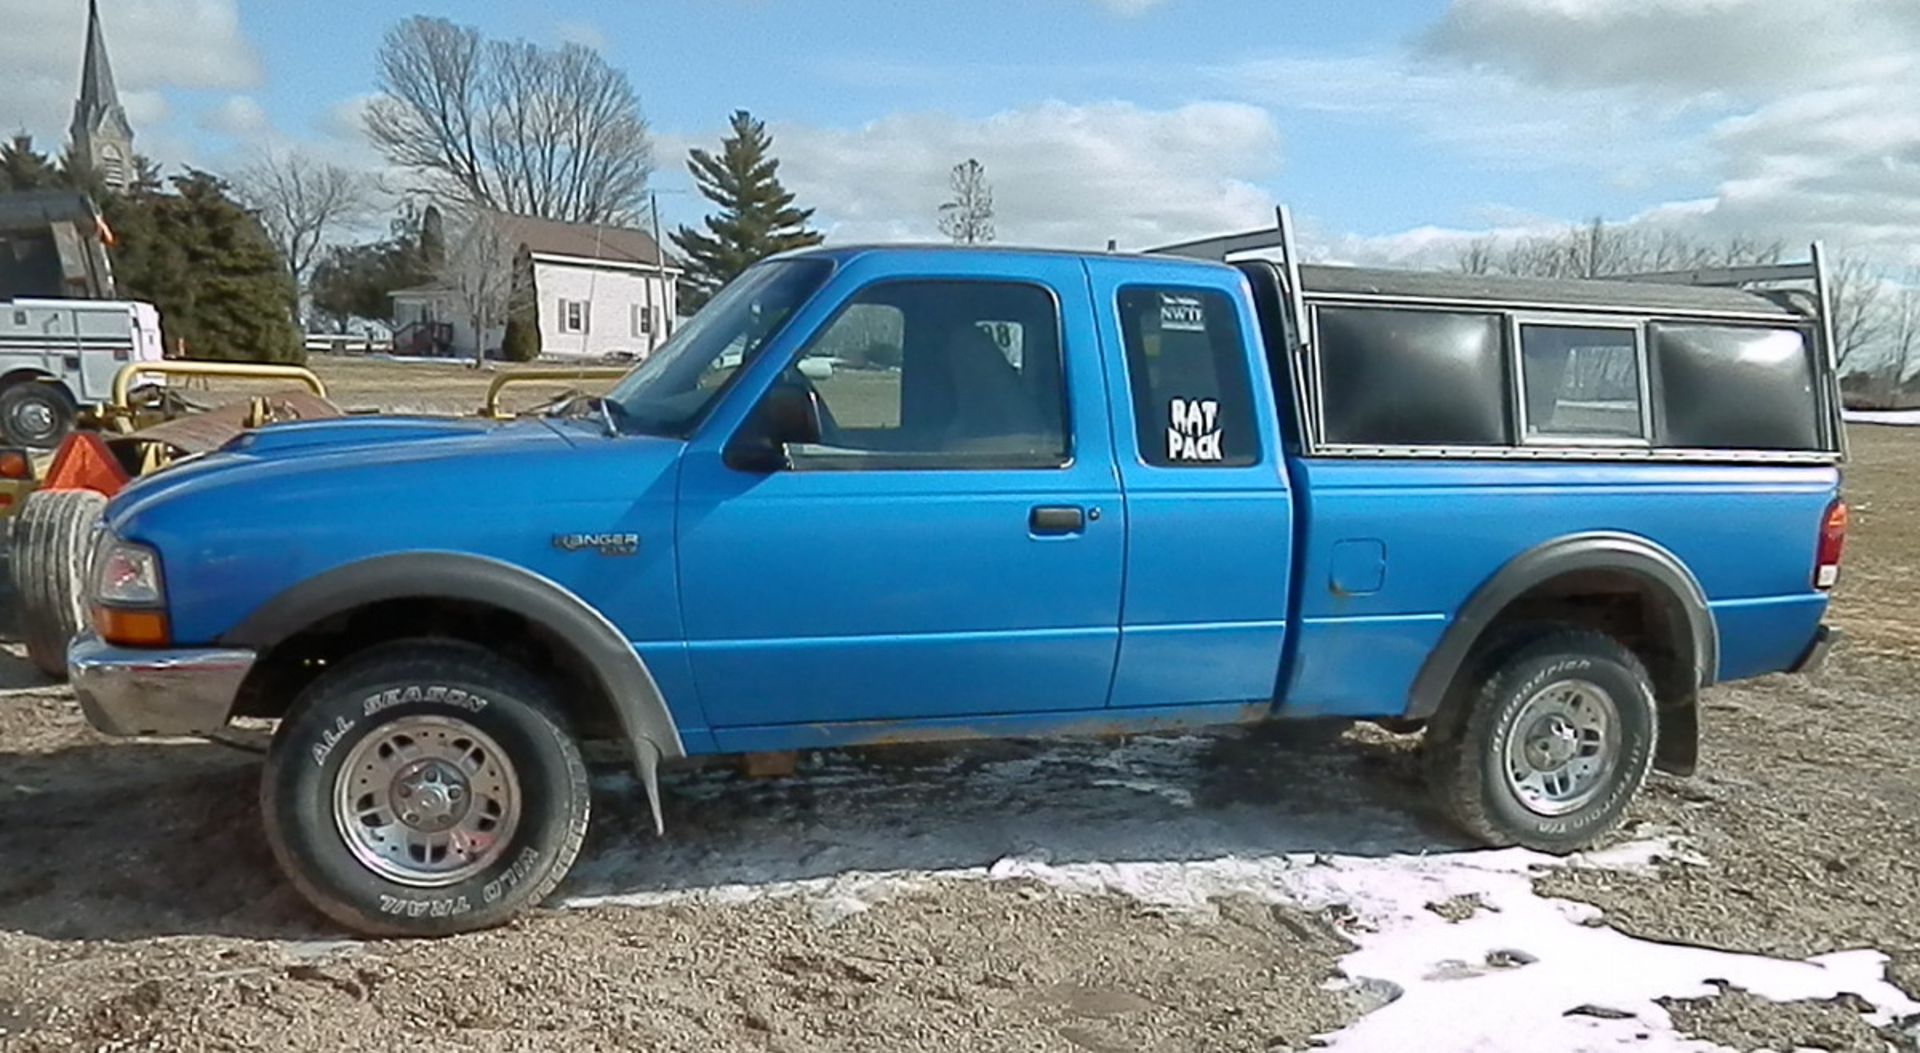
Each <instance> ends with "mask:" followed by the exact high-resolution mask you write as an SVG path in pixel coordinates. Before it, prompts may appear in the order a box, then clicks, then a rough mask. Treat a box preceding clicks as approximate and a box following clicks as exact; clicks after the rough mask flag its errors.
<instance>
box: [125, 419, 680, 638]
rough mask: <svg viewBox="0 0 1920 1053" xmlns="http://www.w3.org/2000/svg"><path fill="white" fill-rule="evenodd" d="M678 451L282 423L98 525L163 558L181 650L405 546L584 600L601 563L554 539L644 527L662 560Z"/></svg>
mask: <svg viewBox="0 0 1920 1053" xmlns="http://www.w3.org/2000/svg"><path fill="white" fill-rule="evenodd" d="M681 449H682V444H681V443H680V442H679V441H677V440H673V439H663V438H654V437H648V436H639V435H619V436H610V435H607V434H606V433H605V431H604V430H603V429H602V428H601V427H600V426H599V425H597V424H594V423H591V422H581V423H575V422H569V421H559V420H553V421H549V420H522V421H513V422H509V423H505V424H497V423H492V422H487V421H474V420H414V419H404V418H400V419H395V418H362V419H348V420H338V421H322V422H314V423H304V424H293V425H277V426H274V427H270V428H265V429H262V430H261V431H259V432H257V433H254V434H251V435H248V436H245V437H243V438H241V439H239V440H236V441H234V442H233V443H231V444H230V445H229V446H227V447H226V448H224V449H222V450H220V451H218V452H216V453H213V454H209V455H207V456H205V457H201V458H198V459H195V460H193V461H190V462H187V463H184V464H179V465H176V466H174V467H172V468H169V469H167V470H166V471H163V472H158V473H155V474H154V475H152V476H150V477H149V478H147V479H144V480H142V481H141V482H140V483H139V484H137V485H135V486H132V487H129V488H128V489H127V490H126V491H125V492H123V493H122V494H121V495H120V496H119V497H118V498H116V499H115V500H114V501H113V503H112V504H111V505H109V506H108V509H107V521H108V523H109V524H110V525H111V526H112V528H113V529H114V530H115V531H116V532H117V533H118V534H119V535H120V536H122V537H124V538H127V539H129V540H132V541H137V542H140V543H143V544H147V545H151V546H153V547H154V548H155V549H156V550H158V552H159V553H160V561H161V567H162V573H163V574H164V575H165V578H166V582H167V591H168V606H169V616H170V618H171V619H172V623H173V628H174V632H175V635H176V638H177V639H180V640H184V641H191V642H208V641H213V640H217V639H219V638H220V636H221V634H222V633H224V632H226V631H228V630H229V629H230V628H231V626H232V625H233V624H235V623H236V621H237V619H238V618H239V617H241V616H244V615H245V614H246V613H247V612H248V611H251V610H254V609H256V608H257V607H258V606H259V605H260V604H262V603H264V602H266V601H267V600H268V599H270V598H271V597H273V596H275V595H277V594H279V593H280V592H282V591H284V590H285V589H287V588H290V587H292V586H293V585H295V584H297V583H299V582H302V581H306V580H308V579H311V578H314V577H316V576H318V575H320V574H323V573H325V572H327V571H328V570H330V569H334V568H337V567H341V566H345V565H348V564H351V563H358V562H362V561H365V560H368V559H373V558H377V557H381V556H392V555H400V554H406V553H422V552H459V553H464V554H467V555H473V556H481V557H485V558H489V559H494V560H499V561H502V562H506V563H511V564H514V565H516V566H523V567H530V568H534V569H535V570H536V572H538V573H543V574H547V575H549V576H554V580H556V581H559V582H561V583H562V584H563V585H565V586H566V587H568V588H572V589H574V590H576V591H580V592H581V594H582V595H587V594H588V593H592V592H594V591H595V590H596V589H599V588H605V587H607V586H608V584H609V582H611V581H613V580H615V579H613V578H609V576H608V575H609V570H608V567H607V565H606V564H604V563H603V562H601V561H599V560H589V559H585V558H572V559H568V558H564V557H565V556H566V554H565V553H562V554H561V555H560V556H556V555H554V553H556V552H559V551H560V550H559V549H556V548H555V547H554V546H555V542H554V539H555V538H556V537H561V536H568V535H573V534H600V533H621V534H627V533H633V534H640V535H643V536H645V537H646V538H648V539H649V548H648V549H647V551H646V553H645V555H643V556H642V563H645V562H646V561H647V560H660V559H668V560H669V562H668V563H666V564H662V565H663V566H670V559H669V554H670V553H671V552H672V546H671V545H670V544H659V541H660V540H662V539H665V538H668V537H671V536H672V524H673V521H674V510H675V494H676V492H677V486H676V483H677V479H678V473H677V471H676V468H677V466H678V464H679V457H680V451H681ZM556 560H557V561H558V562H557V563H556V562H555V561H556ZM647 565H649V566H652V564H647ZM663 573H665V572H663ZM669 606H670V604H669Z"/></svg>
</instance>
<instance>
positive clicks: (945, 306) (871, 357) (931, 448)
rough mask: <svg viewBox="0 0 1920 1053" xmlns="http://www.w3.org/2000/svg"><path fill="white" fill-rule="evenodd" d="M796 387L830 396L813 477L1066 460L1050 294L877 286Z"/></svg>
mask: <svg viewBox="0 0 1920 1053" xmlns="http://www.w3.org/2000/svg"><path fill="white" fill-rule="evenodd" d="M787 379H788V380H789V381H790V382H794V383H804V384H807V385H810V386H811V387H812V388H813V390H814V391H815V392H816V393H817V394H818V395H819V396H820V403H821V411H822V412H821V418H822V419H821V441H820V442H819V443H818V444H810V445H806V446H799V447H795V448H793V449H792V450H791V454H792V456H793V462H794V466H795V467H796V468H801V469H806V468H815V469H840V470H847V469H903V468H1053V467H1059V466H1061V465H1063V464H1065V463H1067V461H1068V458H1069V448H1068V442H1067V428H1066V408H1065V404H1066V387H1065V384H1064V381H1063V376H1062V365H1061V349H1060V323H1059V317H1058V309H1057V308H1056V306H1055V304H1054V300H1053V297H1052V295H1051V294H1050V293H1048V292H1047V291H1046V290H1045V289H1042V288H1040V287H1038V286H1034V285H1025V284H1019V283H1012V282H977V281H901V282H888V283H884V284H881V285H875V286H870V287H869V288H867V289H864V290H862V291H861V292H860V293H859V294H857V295H856V296H855V297H854V298H853V299H852V300H851V301H849V302H848V304H847V305H846V306H845V307H843V308H842V309H841V311H840V313H839V314H838V315H836V316H835V317H834V319H833V321H832V322H830V323H828V324H827V326H826V328H825V329H823V330H822V331H821V332H820V334H819V335H818V336H816V337H815V338H814V340H813V341H812V342H811V343H810V344H809V345H808V346H807V348H806V349H805V350H804V351H802V352H801V353H800V355H799V357H798V358H797V359H796V360H795V362H794V363H793V365H792V366H791V367H789V369H788V376H787Z"/></svg>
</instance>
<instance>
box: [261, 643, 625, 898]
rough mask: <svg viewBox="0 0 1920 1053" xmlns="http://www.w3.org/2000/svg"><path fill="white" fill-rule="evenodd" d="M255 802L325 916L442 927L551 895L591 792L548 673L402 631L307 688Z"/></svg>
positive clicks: (296, 878)
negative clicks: (405, 638)
mask: <svg viewBox="0 0 1920 1053" xmlns="http://www.w3.org/2000/svg"><path fill="white" fill-rule="evenodd" d="M260 804H261V812H262V814H263V815H264V817H265V820H266V829H267V840H268V842H269V843H270V844H271V845H272V847H273V852H274V856H275V858H277V859H278V860H279V862H280V866H281V868H282V869H283V870H284V871H285V872H286V874H287V877H288V879H289V880H291V881H292V883H293V885H294V887H295V888H297V889H298V890H299V891H300V893H301V894H302V895H304V896H305V897H306V898H307V900H308V901H309V902H311V903H312V904H313V905H314V906H315V907H316V908H318V909H319V910H320V911H321V912H322V913H324V914H326V915H327V916H328V917H330V918H332V919H333V920H335V921H337V922H339V923H340V924H342V925H345V926H347V927H348V928H350V929H353V930H355V931H358V932H362V933H367V934H370V935H379V936H442V935H448V934H451V933H456V932H467V931H470V930H474V929H482V928H487V927H490V926H493V925H498V924H500V923H502V922H504V921H507V920H508V919H509V918H511V917H513V916H514V915H515V914H518V913H519V912H521V911H522V910H524V909H526V908H528V907H531V906H533V905H535V904H537V903H539V902H540V901H541V900H542V899H544V898H546V896H547V894H548V893H550V892H552V891H553V889H554V887H555V886H556V885H558V884H559V883H560V880H561V878H563V877H565V876H566V873H567V870H568V869H569V868H570V867H571V866H572V865H573V861H574V857H575V856H576V855H578V854H579V851H580V843H581V841H582V839H583V838H584V837H585V835H586V829H587V817H588V812H589V806H590V797H589V793H588V786H587V772H586V767H585V765H584V764H583V763H582V761H581V757H580V750H579V747H578V745H577V744H576V743H575V742H574V740H573V738H572V736H571V735H570V734H569V733H568V731H567V729H566V725H565V723H564V721H563V719H562V718H561V716H560V710H559V709H558V707H557V706H556V705H555V704H554V702H553V699H552V696H551V694H550V692H549V691H548V689H547V688H546V687H545V685H543V684H542V683H540V682H539V681H538V680H537V679H535V678H533V677H532V676H530V675H528V674H527V673H526V672H525V671H524V670H522V669H521V668H519V667H518V666H515V665H513V664H511V663H508V662H505V661H503V660H501V659H499V658H497V657H495V656H493V655H492V654H490V653H489V652H487V651H484V650H482V649H481V648H478V647H475V646H472V645H469V644H464V643H458V642H453V641H409V642H401V643H395V644H389V645H385V646H382V647H379V648H375V649H372V650H369V651H367V652H364V653H363V654H360V655H356V656H355V657H353V658H350V659H348V660H347V661H345V662H344V663H342V664H341V665H339V666H338V667H336V668H335V669H333V670H331V671H329V672H327V673H326V674H324V675H322V676H321V677H320V678H319V679H318V680H316V681H314V682H313V684H312V685H311V686H309V687H308V688H307V689H306V690H305V691H303V692H301V694H300V697H299V698H298V699H296V700H295V702H294V704H293V707H292V708H291V709H290V710H289V711H288V713H287V715H286V717H285V719H283V720H282V721H281V723H280V729H279V731H278V732H277V733H276V734H275V736H274V742H273V749H272V751H271V753H270V754H269V756H268V759H267V765H266V770H265V772H264V774H263V776H262V781H261V800H260Z"/></svg>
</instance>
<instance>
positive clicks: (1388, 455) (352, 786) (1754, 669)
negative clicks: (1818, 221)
mask: <svg viewBox="0 0 1920 1053" xmlns="http://www.w3.org/2000/svg"><path fill="white" fill-rule="evenodd" d="M1283 226H1284V224H1283ZM1276 242H1277V243H1278V244H1277V245H1276V244H1275V243H1276ZM1249 249H1251V250H1256V251H1255V256H1256V257H1257V258H1246V257H1245V252H1246V250H1249ZM1263 249H1264V250H1267V251H1266V253H1265V256H1277V257H1280V258H1278V259H1270V258H1264V257H1261V256H1260V253H1259V250H1263ZM1276 250H1277V251H1276ZM1289 250H1290V239H1288V238H1286V237H1285V236H1282V237H1278V238H1275V237H1271V236H1267V237H1257V236H1240V237H1237V238H1227V239H1216V240H1212V241H1209V242H1202V243H1192V244H1188V245H1182V246H1173V247H1170V248H1169V249H1168V250H1165V251H1164V252H1162V253H1159V254H1144V255H1123V254H1116V253H1107V254H1074V253H1064V252H1046V251H1014V250H1000V249H950V248H906V247H874V248H859V247H851V248H830V249H818V250H812V251H805V252H800V253H795V254H790V255H786V256H781V257H778V258H775V259H772V260H768V261H765V262H763V263H760V264H758V265H756V266H754V267H753V268H751V269H750V270H748V271H747V272H746V273H745V274H743V275H742V276H741V277H740V278H738V279H737V280H736V281H734V282H733V283H732V284H730V285H729V286H728V287H727V288H726V289H725V290H724V291H723V292H722V293H721V294H720V295H719V296H718V297H716V298H715V299H714V300H713V302H712V303H711V304H710V305H708V306H707V308H706V309H705V310H703V311H702V312H701V313H700V314H699V315H698V316H697V317H696V318H694V319H692V320H691V321H690V322H689V323H688V324H687V325H685V326H684V327H683V328H682V329H681V330H680V331H679V332H678V333H677V334H676V335H675V336H674V337H673V339H672V340H671V341H670V342H669V343H668V344H667V345H666V346H664V347H663V348H661V349H660V351H659V352H658V353H657V354H655V355H654V356H653V357H651V358H650V359H648V360H647V361H645V362H644V363H642V364H640V365H639V366H638V367H636V368H635V369H634V370H633V371H632V372H631V373H630V374H629V375H628V376H627V377H626V378H625V379H624V380H623V381H621V382H620V383H619V385H618V386H617V387H615V388H614V389H613V390H612V391H611V392H610V393H609V394H608V395H606V396H605V397H604V398H581V399H578V400H576V401H574V402H572V403H569V404H568V405H567V406H565V407H563V408H561V409H560V410H558V411H556V412H554V413H552V414H550V415H547V416H544V417H541V418H535V419H523V420H520V421H516V422H512V423H506V424H498V423H492V422H483V421H463V420H450V419H447V420H436V419H406V418H362V419H354V420H342V421H330V422H319V423H301V424H289V425H281V426H274V427H269V428H264V429H261V430H258V431H256V432H252V433H249V434H247V435H245V436H242V437H241V438H239V439H237V440H235V441H234V442H233V443H231V444H230V445H229V446H228V447H227V448H225V449H224V450H222V451H220V452H217V453H215V454H212V455H209V456H206V457H203V458H201V459H198V460H196V461H194V462H192V463H188V464H183V465H181V466H179V467H176V468H174V469H171V470H168V471H166V472H162V473H159V474H157V475H155V476H153V477H151V478H149V479H146V480H143V481H141V482H139V483H137V484H136V485H134V486H132V487H131V488H129V489H128V490H127V491H126V492H125V493H124V494H122V495H121V496H120V497H118V498H117V499H116V500H115V501H114V502H113V503H112V505H111V506H110V507H109V509H108V511H107V513H106V518H105V523H104V528H103V530H102V532H101V538H100V542H99V546H98V549H97V551H96V555H95V557H94V559H93V564H92V566H93V579H94V580H93V582H92V586H91V605H92V611H93V616H92V623H93V627H92V630H91V632H89V633H88V634H87V635H84V636H82V637H81V638H79V639H78V640H76V641H75V643H74V644H73V646H72V648H71V651H70V655H69V657H70V670H71V674H72V678H73V683H74V685H75V688H76V690H77V692H78V695H79V698H80V700H81V703H82V705H83V706H84V707H85V710H86V712H87V714H88V716H89V718H90V720H91V721H92V722H93V723H94V725H95V726H96V727H98V728H100V729H101V730H103V731H107V732H110V733H117V734H130V735H137V734H167V735H179V734H194V733H210V732H213V731H215V730H216V729H219V728H221V727H222V726H224V725H225V724H226V723H227V722H228V721H229V720H230V719H231V718H234V717H243V716H251V717H269V718H279V721H280V722H279V725H278V731H277V733H276V734H275V737H274V742H273V746H272V749H271V752H270V755H269V758H268V761H267V763H266V766H265V771H264V776H263V784H262V791H261V804H262V810H263V813H264V820H265V825H266V829H267V833H268V836H269V840H270V842H271V844H272V847H273V849H274V852H275V854H276V856H277V858H278V859H279V861H280V863H281V864H282V866H283V867H284V869H285V871H286V874H287V876H288V878H289V879H290V880H291V881H292V883H293V884H294V885H296V886H297V887H298V888H299V890H300V891H301V892H302V893H303V894H304V895H305V896H306V897H307V898H308V899H309V900H311V901H312V903H313V904H314V905H315V906H316V907H317V908H319V909H320V910H321V911H323V912H325V913H326V914H327V915H329V916H330V917H332V918H334V919H336V920H337V921H338V922H340V923H342V924H344V925H346V926H349V927H351V928H353V929H357V930H361V931H365V932H370V933H384V934H437V933H447V932H454V931H461V930H466V929H472V928H478V927H482V926H487V925H492V924H497V923H499V922H501V921H503V920H504V919H506V918H508V917H510V916H512V915H513V914H515V913H516V912H518V911H520V910H522V909H524V908H526V907H527V906H529V905H530V904H533V903H536V902H538V901H539V900H540V899H542V898H543V897H544V896H546V895H547V894H548V893H549V892H550V891H551V890H552V889H553V888H554V887H555V886H556V885H557V884H558V883H559V881H560V880H561V878H562V877H563V876H564V875H565V874H566V872H567V870H568V868H569V867H570V866H571V864H572V863H573V861H574V858H575V855H576V854H577V852H578V851H579V848H580V845H581V840H582V837H583V835H584V833H585V830H586V827H587V820H588V813H589V805H590V801H589V793H588V780H587V774H586V769H585V767H584V766H583V763H582V759H581V756H582V754H581V748H580V744H581V743H582V742H583V741H588V740H612V741H614V742H617V743H619V744H621V745H622V747H623V748H624V749H625V750H626V751H627V752H628V753H630V755H631V758H632V762H633V764H634V765H635V767H636V769H637V771H638V774H639V777H640V780H641V782H642V784H643V785H644V787H645V788H646V790H647V793H648V796H649V799H650V803H651V807H652V809H653V812H654V818H655V822H656V825H657V826H663V824H662V823H661V812H662V805H661V801H660V794H659V780H658V778H657V772H658V770H659V769H660V768H661V767H662V766H664V765H670V764H673V763H675V762H678V761H682V760H683V759H685V758H690V757H695V756H700V755H714V754H748V753H759V752H769V751H789V750H801V749H811V748H818V747H837V746H850V745H856V744H872V743H887V742H898V741H906V740H921V739H951V738H963V737H977V736H1037V735H1065V734H1109V733H1116V732H1129V731H1156V730H1163V729H1174V728H1186V727H1197V726H1216V725H1231V724H1245V723H1251V722H1259V721H1268V720H1276V719H1282V720H1283V719H1294V718H1338V719H1347V720H1359V719H1372V720H1381V721H1390V722H1393V723H1394V724H1395V725H1396V726H1400V727H1405V728H1407V729H1413V728H1416V727H1424V728H1425V736H1426V744H1425V747H1424V748H1425V753H1426V755H1427V757H1428V759H1429V763H1430V770H1431V779H1432V787H1433V792H1434V794H1435V797H1436V798H1437V800H1438V802H1439V805H1440V807H1441V808H1442V810H1444V811H1445V812H1446V813H1447V814H1448V815H1449V816H1450V817H1451V818H1452V819H1453V820H1454V821H1455V822H1456V823H1457V824H1458V825H1459V827H1460V828H1461V829H1462V830H1463V831H1464V832H1465V833H1466V834H1468V835H1470V836H1471V837H1473V838H1475V839H1477V840H1479V841H1482V842H1485V843H1489V844H1519V845H1526V846H1531V847H1534V848H1538V849H1543V850H1547V851H1568V850H1572V849H1575V848H1577V847H1580V846H1584V845H1587V844H1590V843H1592V842H1593V841H1594V840H1595V839H1596V838H1598V837H1600V836H1601V835H1603V834H1604V833H1605V832H1607V831H1608V830H1609V829H1610V828H1612V827H1613V826H1614V825H1615V824H1616V823H1617V822H1618V821H1619V819H1620V817H1621V815H1622V812H1623V810H1624V809H1625V808H1626V806H1627V804H1628V802H1629V800H1630V799H1631V798H1632V797H1633V795H1634V793H1635V792H1636V791H1637V790H1638V789H1639V788H1640V786H1641V785H1642V783H1643V782H1644V781H1645V779H1646V778H1647V775H1648V772H1649V770H1650V769H1651V768H1654V767H1659V768H1663V769H1667V770H1673V771H1680V772H1685V771H1688V770H1690V769H1691V768H1692V766H1693V764H1694V762H1695V749H1696V740H1697V735H1698V732H1697V727H1698V718H1697V707H1698V698H1699V695H1700V692H1701V690H1702V689H1703V688H1704V687H1706V686H1708V685H1710V684H1713V683H1716V682H1719V681H1727V680H1735V679H1739V678H1743V677H1753V676H1758V675H1761V674H1766V673H1775V672H1781V671H1791V670H1801V669H1805V668H1809V667H1811V666H1812V665H1814V664H1815V663H1817V662H1818V661H1819V660H1820V659H1821V657H1822V656H1823V654H1824V652H1825V650H1826V649H1827V645H1828V643H1829V640H1830V635H1829V632H1828V630H1827V628H1826V627H1825V626H1824V625H1823V622H1822V618H1823V616H1824V614H1825V611H1826V609H1827V590H1828V589H1830V588H1831V587H1832V585H1833V584H1834V580H1835V577H1836V576H1837V573H1838V560H1839V554H1840V547H1841V542H1842V538H1843V534H1844V529H1845V519H1846V511H1845V505H1844V504H1842V503H1841V501H1840V498H1839V484H1840V474H1839V467H1838V466H1839V464H1840V462H1841V460H1842V458H1843V453H1844V434H1843V431H1842V428H1841V425H1840V420H1839V413H1838V409H1839V401H1838V394H1837V388H1836V385H1835V381H1834V369H1833V364H1832V359H1831V352H1830V347H1831V338H1830V335H1829V333H1828V332H1827V330H1826V322H1825V318H1826V314H1825V312H1824V311H1823V310H1822V301H1823V298H1824V296H1825V290H1824V282H1823V281H1822V280H1821V275H1822V274H1823V271H1822V270H1821V269H1820V268H1819V267H1818V266H1817V265H1808V266H1805V267H1794V266H1780V267H1770V268H1760V269H1758V270H1752V271H1742V272H1725V273H1718V274H1715V273H1697V274H1691V275H1655V276H1651V277H1650V278H1649V279H1647V280H1643V281H1634V282H1628V281H1582V282H1574V281H1543V280H1525V279H1499V278H1486V277H1469V276H1460V275H1441V274H1417V273H1399V272H1387V271H1372V270H1361V269H1347V268H1335V267H1312V266H1301V265H1299V264H1298V263H1296V262H1294V261H1295V259H1296V255H1295V254H1294V253H1292V252H1291V251H1289ZM1196 257H1198V258H1196ZM1229 257H1233V258H1234V260H1235V262H1232V263H1228V262H1225V261H1226V260H1227V259H1228V258H1229ZM1816 258H1817V250H1816ZM1801 278H1812V279H1813V283H1812V284H1813V286H1814V288H1813V290H1812V291H1811V292H1810V293H1809V292H1807V291H1804V290H1801V291H1794V290H1790V289H1788V288H1787V286H1788V285H1790V284H1791V283H1792V282H1793V281H1794V280H1796V279H1801ZM1689 282H1692V284H1689ZM1755 283H1758V287H1764V288H1763V291H1751V290H1752V289H1753V288H1755V287H1756V285H1755ZM803 366H804V368H803Z"/></svg>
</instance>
